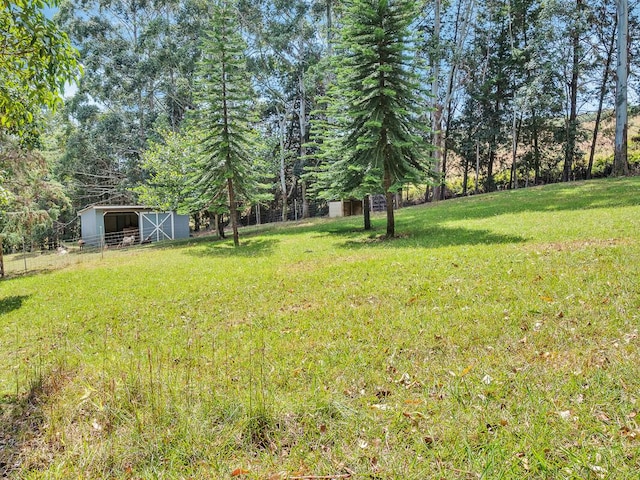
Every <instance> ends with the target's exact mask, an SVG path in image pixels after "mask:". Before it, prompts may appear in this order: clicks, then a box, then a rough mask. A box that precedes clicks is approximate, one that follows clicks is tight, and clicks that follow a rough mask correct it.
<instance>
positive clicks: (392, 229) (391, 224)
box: [383, 165, 396, 238]
mask: <svg viewBox="0 0 640 480" xmlns="http://www.w3.org/2000/svg"><path fill="white" fill-rule="evenodd" d="M383 184H384V196H385V199H386V201H387V237H388V238H392V237H394V236H395V234H396V220H395V216H394V211H393V192H391V191H390V190H389V189H390V188H391V185H392V184H393V180H392V178H391V171H390V170H389V167H388V166H387V165H385V166H384V179H383Z"/></svg>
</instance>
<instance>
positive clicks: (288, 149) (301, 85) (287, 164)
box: [240, 0, 333, 220]
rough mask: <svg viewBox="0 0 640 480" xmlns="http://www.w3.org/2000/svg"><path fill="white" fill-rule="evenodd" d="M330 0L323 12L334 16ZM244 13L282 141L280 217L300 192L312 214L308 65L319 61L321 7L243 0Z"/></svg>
mask: <svg viewBox="0 0 640 480" xmlns="http://www.w3.org/2000/svg"><path fill="white" fill-rule="evenodd" d="M332 3H333V2H331V1H330V0H329V1H328V2H327V4H325V5H324V6H325V8H326V10H325V12H328V15H329V16H330V17H329V18H331V17H332V8H331V7H332V5H331V4H332ZM240 4H241V16H242V19H243V23H244V25H245V28H246V30H247V32H248V34H249V35H248V36H249V37H250V42H249V43H250V50H251V54H250V63H251V66H252V70H253V72H254V73H255V78H256V83H257V86H258V89H259V91H260V93H261V95H262V97H263V98H264V99H265V102H266V108H265V113H266V115H265V120H266V121H268V122H271V123H272V124H273V125H272V127H271V128H269V129H268V130H269V131H272V132H274V133H275V134H276V136H277V138H278V141H277V142H276V145H278V152H277V159H278V168H277V170H278V185H279V190H280V197H281V201H282V219H283V220H285V219H286V218H287V210H288V200H290V199H291V198H294V197H296V198H299V199H300V200H301V203H302V216H303V217H306V216H308V215H309V205H308V194H307V187H308V185H307V181H306V179H305V177H304V176H303V173H304V170H305V167H306V163H307V159H308V155H307V143H308V141H309V123H310V112H311V111H312V110H313V109H314V96H315V90H316V82H315V80H314V76H313V75H311V74H310V73H309V72H310V69H312V67H314V66H315V65H317V64H318V62H319V61H320V58H321V55H322V52H323V45H322V41H321V38H320V35H319V32H318V24H317V23H316V21H315V20H316V19H317V9H314V8H313V7H314V5H313V4H312V2H310V1H307V0H279V1H274V0H260V1H257V2H248V1H241V2H240Z"/></svg>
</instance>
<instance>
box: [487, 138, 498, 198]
mask: <svg viewBox="0 0 640 480" xmlns="http://www.w3.org/2000/svg"><path fill="white" fill-rule="evenodd" d="M490 148H491V150H490V151H489V163H488V165H487V181H486V183H485V185H486V187H487V188H486V190H487V192H493V191H494V190H495V189H496V184H495V181H494V179H493V164H494V163H495V161H496V152H495V149H494V148H493V145H492V146H491V147H490Z"/></svg>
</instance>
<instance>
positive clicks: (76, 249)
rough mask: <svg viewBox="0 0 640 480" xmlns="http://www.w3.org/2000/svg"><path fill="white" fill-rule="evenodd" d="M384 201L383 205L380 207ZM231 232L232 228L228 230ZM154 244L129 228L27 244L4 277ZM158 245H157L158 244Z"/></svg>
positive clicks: (259, 211) (302, 212) (305, 213)
mask: <svg viewBox="0 0 640 480" xmlns="http://www.w3.org/2000/svg"><path fill="white" fill-rule="evenodd" d="M371 200H372V201H371V208H372V210H373V211H379V210H383V209H384V197H383V196H382V198H381V199H380V198H375V197H373V198H372V199H371ZM381 201H382V204H381V203H380V202H381ZM328 214H329V205H328V204H327V202H309V203H308V204H306V205H303V203H302V202H298V201H296V200H294V201H292V202H290V203H289V205H287V210H286V211H285V212H284V215H283V210H282V208H269V207H266V206H264V205H262V206H254V207H252V208H251V209H250V210H248V211H246V212H245V213H244V215H242V217H241V219H240V222H241V224H242V226H245V227H248V226H257V225H265V224H271V223H279V222H282V221H283V217H284V218H286V221H298V220H301V219H302V218H310V217H326V216H327V215H328ZM227 228H229V227H228V226H227ZM214 231H215V227H214V226H213V225H210V226H209V228H208V229H205V230H201V231H200V232H197V233H195V232H194V233H195V235H197V236H200V235H203V234H204V235H207V234H209V233H210V234H211V235H214V233H213V232H214ZM149 243H151V239H148V238H147V239H142V238H140V232H139V230H138V228H126V229H124V230H122V231H118V232H109V233H106V234H102V235H95V236H87V235H83V237H82V238H78V237H76V238H70V239H66V240H56V242H55V243H54V244H51V245H31V244H29V243H27V242H25V243H24V244H23V245H22V248H16V249H14V250H13V251H12V252H9V253H6V254H4V256H3V258H2V257H0V260H2V266H3V267H4V269H3V270H4V276H5V277H12V276H17V275H24V274H28V273H34V272H40V271H46V270H53V269H59V268H65V267H67V266H70V265H76V264H80V263H85V262H87V263H90V262H96V261H98V260H99V259H101V258H105V257H109V256H112V255H119V254H121V253H122V252H124V251H127V250H130V249H137V248H140V247H142V246H144V245H146V244H149ZM155 243H157V242H155Z"/></svg>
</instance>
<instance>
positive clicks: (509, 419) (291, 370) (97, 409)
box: [0, 179, 640, 479]
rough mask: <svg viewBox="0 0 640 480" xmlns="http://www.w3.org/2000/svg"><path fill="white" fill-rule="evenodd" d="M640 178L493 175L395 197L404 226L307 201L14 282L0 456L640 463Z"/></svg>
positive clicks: (400, 466)
mask: <svg viewBox="0 0 640 480" xmlns="http://www.w3.org/2000/svg"><path fill="white" fill-rule="evenodd" d="M639 190H640V179H625V180H615V181H609V180H607V181H597V182H589V183H583V184H574V185H554V186H549V187H545V188H536V189H528V190H520V191H514V192H500V193H497V194H491V195H485V196H478V197H475V198H465V199H459V200H453V201H449V202H444V203H442V204H439V205H434V206H426V207H415V208H407V209H403V210H400V211H398V225H397V230H398V232H399V233H400V237H399V238H397V239H393V240H383V239H382V238H381V236H382V234H383V233H384V218H383V217H376V218H374V225H375V226H376V228H377V229H376V230H375V231H374V232H364V231H362V229H361V219H360V218H351V219H343V220H338V221H328V220H320V221H317V220H316V221H312V222H308V223H305V224H298V225H296V226H291V227H276V228H274V227H270V228H266V229H260V230H257V231H256V230H254V231H247V232H244V235H243V236H242V238H241V240H242V243H243V246H241V248H240V249H234V248H233V247H232V246H231V245H230V244H229V243H225V242H216V241H213V240H209V239H198V240H192V241H190V242H182V243H180V244H175V245H172V246H171V247H168V248H147V249H141V250H131V251H127V252H109V254H108V255H105V256H104V258H98V257H96V258H95V260H94V261H91V262H87V261H83V262H81V263H78V264H74V263H73V262H70V263H69V265H67V266H66V268H64V269H62V270H57V271H50V272H49V273H45V274H41V275H34V276H24V277H20V278H13V279H10V280H8V281H3V282H2V283H0V289H2V290H0V372H2V374H1V375H0V392H4V397H3V399H2V400H0V402H1V403H0V408H1V409H2V410H1V411H2V412H3V413H2V415H3V417H2V418H3V427H2V430H1V431H0V435H2V437H0V439H1V440H2V441H4V442H5V443H4V444H5V445H11V447H10V448H5V449H4V450H3V451H2V453H0V462H5V459H7V460H6V461H9V462H10V463H11V464H16V463H17V464H19V465H20V467H21V468H20V469H13V470H12V475H14V476H15V477H18V478H76V477H82V478H139V477H143V478H160V477H162V478H189V477H192V478H229V477H230V476H231V475H232V473H236V474H242V475H244V477H246V478H260V479H264V478H268V479H276V478H278V479H283V478H287V477H295V476H305V475H307V476H308V475H338V474H340V475H352V476H353V478H385V479H386V478H415V479H423V478H438V479H440V478H445V479H448V478H451V479H454V478H456V479H457V478H480V477H482V478H521V477H525V478H576V479H578V478H630V479H631V478H637V472H638V471H639V470H640V450H639V446H640V430H638V425H637V419H636V414H637V412H638V409H639V408H640V407H639V405H638V400H639V399H638V396H639V395H640V394H639V392H640V376H639V375H638V367H637V366H638V364H639V360H640V358H639V354H638V344H639V343H638V342H639V341H640V340H639V339H638V324H639V322H640V286H639V279H640V272H639V269H640V268H639V266H640V243H639V239H640V196H639V195H638V193H639ZM38 379H41V381H38ZM30 389H31V391H32V392H33V395H32V397H31V400H29V401H27V399H26V398H25V395H26V392H28V391H29V390H30ZM16 393H17V396H16ZM25 412H31V413H30V415H29V416H28V417H25ZM33 419H37V422H36V421H33ZM5 439H6V441H5ZM3 456H4V457H3ZM1 468H7V467H6V466H5V467H2V466H1V465H0V469H1ZM242 472H247V473H242ZM238 476H240V475H238Z"/></svg>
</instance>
